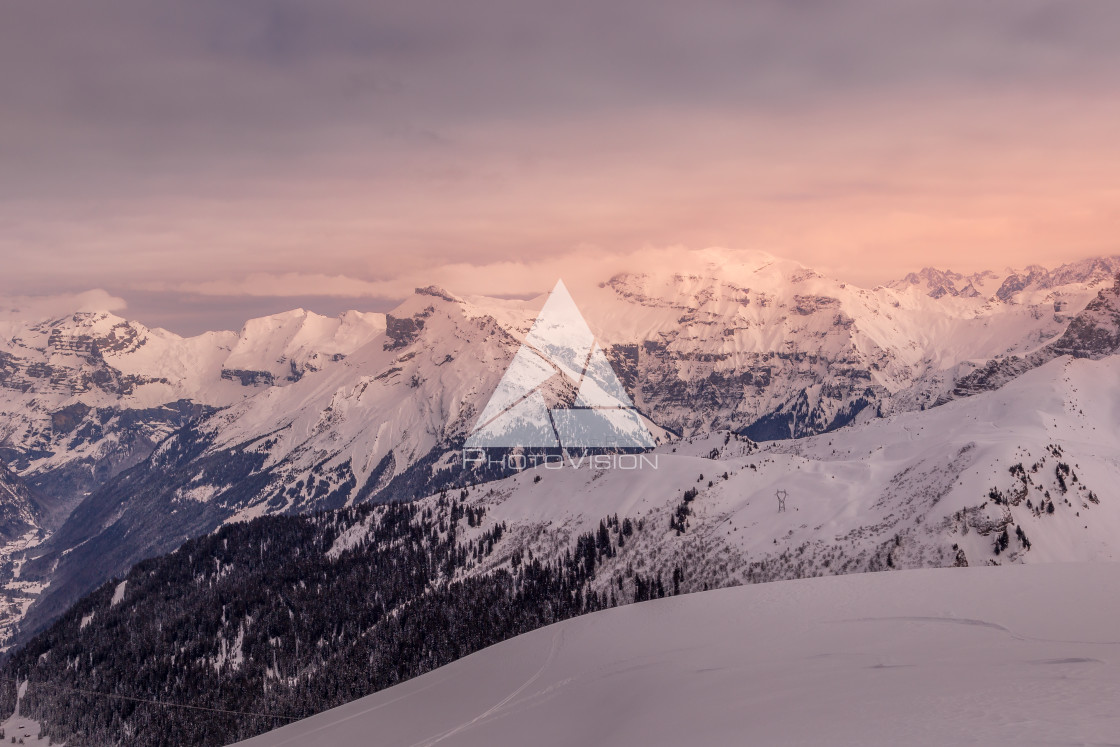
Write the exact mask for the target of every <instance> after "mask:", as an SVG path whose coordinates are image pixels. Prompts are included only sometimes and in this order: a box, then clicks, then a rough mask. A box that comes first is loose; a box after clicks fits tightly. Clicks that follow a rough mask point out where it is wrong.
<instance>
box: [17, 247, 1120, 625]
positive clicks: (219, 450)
mask: <svg viewBox="0 0 1120 747" xmlns="http://www.w3.org/2000/svg"><path fill="white" fill-rule="evenodd" d="M1117 272H1120V258H1111V259H1099V260H1090V261H1086V262H1081V263H1076V264H1073V265H1067V266H1064V267H1062V268H1059V269H1057V270H1054V271H1045V270H1042V269H1041V268H1030V269H1029V270H1028V271H1024V272H1013V271H1008V272H1005V273H1002V274H997V273H980V274H977V275H973V276H970V277H968V278H963V277H961V276H958V275H955V274H953V273H950V272H939V271H933V270H925V271H923V272H922V273H918V274H915V275H913V276H910V277H908V278H906V279H905V280H904V281H900V282H897V283H892V284H889V285H887V286H883V287H879V288H875V289H861V288H857V287H855V286H853V285H851V284H848V283H844V282H840V281H837V280H834V279H830V278H828V277H825V276H823V275H821V274H820V273H817V272H814V271H812V270H810V269H807V268H805V267H802V266H801V265H798V264H797V263H794V262H789V261H784V260H778V259H775V258H773V257H770V256H767V255H756V256H754V257H753V258H748V259H747V260H744V261H743V262H742V263H741V264H737V265H734V266H725V265H716V264H702V265H701V266H697V267H695V268H692V269H691V270H690V271H689V272H669V271H665V272H648V273H640V274H639V273H631V274H624V275H619V276H616V277H614V278H609V279H605V280H604V281H603V282H602V283H601V284H599V285H598V286H595V287H576V288H573V293H572V294H573V297H574V299H575V301H576V303H577V305H578V306H579V309H580V311H581V312H582V315H583V317H584V318H585V319H586V321H587V323H588V325H589V326H590V328H591V331H592V332H593V333H594V335H595V337H596V339H597V340H598V342H599V344H600V345H601V346H602V347H603V349H604V351H605V353H606V356H607V358H608V359H609V360H610V362H611V364H612V366H613V367H614V369H615V370H616V372H617V373H618V375H619V377H620V379H621V380H622V382H623V384H624V386H625V388H626V392H627V394H628V395H629V397H630V398H631V400H632V401H633V403H634V405H635V406H636V407H637V408H638V409H639V411H641V412H642V413H643V414H644V415H645V416H646V417H648V418H649V419H650V420H652V422H653V423H655V424H656V425H657V426H660V427H661V428H662V429H663V430H662V431H661V433H662V434H666V433H675V434H678V435H680V436H682V437H685V438H692V439H699V440H700V441H704V438H705V434H709V433H713V432H716V431H731V432H734V433H736V434H741V435H743V436H744V437H750V438H753V439H754V440H756V441H769V440H772V439H776V438H778V439H789V438H790V437H798V438H800V437H804V436H809V435H812V434H820V433H830V432H834V431H835V430H836V429H837V428H840V427H842V426H845V425H866V426H867V427H873V424H875V423H877V422H878V421H879V418H880V417H882V416H888V415H891V414H893V413H907V412H919V411H921V410H922V409H923V408H929V407H932V406H933V405H935V404H938V403H943V402H946V401H948V400H950V399H952V398H954V397H955V396H958V395H957V394H956V393H955V392H957V391H958V390H959V389H960V387H961V386H962V382H968V381H970V378H969V377H970V376H974V374H975V372H976V371H978V370H982V369H983V367H984V366H986V365H989V363H990V362H991V361H993V360H996V361H1002V360H1008V359H1012V358H1016V357H1017V358H1020V359H1023V358H1027V357H1030V356H1033V355H1037V354H1039V351H1044V350H1053V351H1055V352H1057V351H1058V348H1057V347H1056V345H1057V343H1058V342H1059V341H1062V340H1065V341H1067V342H1070V343H1071V345H1072V347H1070V346H1068V345H1067V346H1066V347H1065V348H1062V350H1063V351H1064V353H1063V354H1073V355H1080V354H1088V352H1086V351H1080V348H1078V346H1079V345H1082V344H1083V343H1084V344H1088V343H1089V342H1091V343H1092V344H1094V345H1095V344H1096V342H1095V341H1097V340H1098V339H1099V336H1096V335H1089V336H1086V335H1083V334H1077V330H1078V329H1088V328H1089V327H1090V326H1091V325H1093V324H1098V322H1099V323H1105V322H1107V318H1106V317H1107V315H1105V316H1102V311H1101V309H1100V308H1098V306H1099V304H1101V303H1104V304H1107V303H1109V301H1108V299H1107V293H1108V292H1109V291H1110V289H1112V288H1113V286H1114V284H1115V282H1116V281H1115V275H1116V273H1117ZM1102 299H1104V300H1103V301H1102ZM544 301H545V299H544V297H540V298H536V299H532V300H529V301H524V302H521V301H509V300H495V299H488V298H460V297H457V296H455V295H453V294H451V293H449V292H447V291H444V290H441V289H438V288H424V289H419V290H417V292H416V293H415V294H414V295H413V296H412V297H410V298H409V299H407V300H405V301H404V302H403V303H402V304H401V305H400V306H399V307H398V308H396V309H394V310H393V311H392V312H390V313H389V314H386V315H384V316H381V315H359V314H356V313H350V314H347V315H344V316H343V317H341V318H339V319H334V320H326V319H323V318H322V317H317V316H315V315H311V314H308V313H306V312H293V313H289V314H283V315H277V316H275V317H269V318H267V319H265V320H257V321H255V322H250V323H248V324H247V325H246V326H245V328H244V329H243V330H242V332H241V333H240V334H239V335H235V334H234V333H210V334H208V335H202V336H200V337H196V338H188V339H183V338H178V337H176V336H174V335H171V334H170V333H167V332H164V331H162V330H147V329H145V328H143V327H142V326H141V325H139V324H137V323H135V322H125V321H123V320H119V319H117V318H115V317H112V316H111V315H107V314H85V315H83V314H79V315H74V316H71V317H66V318H63V319H60V320H52V321H38V322H35V323H30V324H29V323H27V322H18V323H17V322H12V321H9V322H5V323H6V324H8V325H9V327H8V329H9V330H10V331H9V336H10V339H7V340H6V343H5V344H6V345H7V347H6V348H5V350H6V352H4V353H0V355H2V356H4V357H3V359H2V361H0V367H2V371H3V373H2V375H0V386H2V387H3V388H2V389H0V392H2V394H3V397H4V408H5V409H4V417H5V420H4V421H3V425H2V426H0V427H3V428H5V431H4V432H3V443H4V448H5V451H4V452H3V453H4V454H5V455H7V458H8V460H9V461H10V462H11V463H12V464H13V466H14V467H15V468H16V469H17V471H18V472H19V473H20V474H21V476H23V477H24V478H25V479H26V480H27V481H28V482H29V483H30V484H31V485H32V486H38V487H40V488H42V487H49V488H53V494H54V495H55V496H56V500H58V501H61V502H65V501H70V502H69V503H68V504H67V505H66V506H65V508H66V510H69V508H70V507H71V506H73V505H74V504H75V503H78V504H79V505H77V507H76V508H75V509H74V510H73V513H70V514H69V518H68V519H67V521H66V522H65V523H63V524H62V525H61V526H60V527H58V528H57V530H56V531H54V532H53V534H52V535H51V537H50V538H49V539H48V540H46V541H45V542H43V543H42V544H41V545H39V546H38V547H37V548H36V549H35V550H34V551H31V552H29V553H28V554H27V561H28V562H27V564H26V566H25V567H24V571H23V572H24V574H25V576H24V577H25V578H31V579H35V580H37V581H38V582H40V583H42V584H46V583H48V582H49V583H50V584H51V586H50V588H49V590H48V592H47V593H46V595H45V596H44V598H43V599H42V600H41V601H40V603H38V604H36V605H35V606H34V607H33V608H32V609H31V613H30V614H31V617H30V618H29V622H28V626H29V629H33V628H35V627H38V626H41V625H42V624H44V623H45V622H47V621H49V620H50V619H53V617H54V616H56V615H57V614H59V613H61V612H62V611H63V610H64V609H65V608H66V607H67V606H68V605H69V604H70V603H71V602H72V601H73V600H74V599H76V598H77V597H78V596H80V594H82V593H84V592H86V591H88V590H89V589H91V588H93V587H94V586H95V585H96V584H97V583H99V582H100V581H102V580H103V579H105V578H107V577H108V576H109V575H111V574H113V573H119V572H121V571H123V570H125V569H126V568H127V567H128V566H129V565H131V564H132V563H133V562H135V561H136V560H139V559H140V558H142V557H146V556H150V555H152V554H157V553H159V552H164V551H167V550H170V549H172V548H173V547H175V546H176V545H177V544H178V543H180V542H181V541H182V540H184V539H186V538H188V537H191V536H196V535H198V534H201V533H205V532H208V531H211V530H213V529H214V528H215V527H217V526H219V525H221V524H222V523H223V522H228V521H231V520H236V519H244V518H250V517H253V516H257V515H262V514H270V513H292V512H302V511H309V510H315V509H323V508H332V507H338V506H343V505H347V504H352V503H355V502H360V501H365V500H369V499H388V498H390V497H395V498H406V499H408V498H413V497H416V496H422V495H425V494H427V493H430V492H432V491H433V490H435V489H437V488H438V487H439V486H440V485H456V484H461V483H467V482H475V481H478V480H480V479H489V478H491V477H497V476H500V475H499V474H496V473H493V472H489V473H487V472H483V473H471V474H463V473H462V471H461V469H460V460H459V453H460V452H459V448H460V446H461V444H462V442H463V439H464V437H465V436H466V434H467V432H468V431H469V430H470V428H471V427H472V426H473V425H474V422H475V420H476V419H477V418H478V415H479V413H480V412H481V411H482V408H483V407H484V406H485V404H486V402H487V400H488V399H489V397H490V395H491V394H492V392H493V391H494V389H495V387H496V386H497V383H498V380H499V379H500V378H501V376H502V373H503V372H504V370H505V369H506V367H507V366H508V365H509V362H510V361H511V360H512V358H513V356H514V354H515V352H516V351H517V349H518V348H519V347H520V345H521V342H522V340H523V339H524V337H525V335H526V333H527V332H528V330H529V328H530V326H531V324H532V322H533V319H534V318H535V316H536V314H537V312H538V311H539V309H540V308H541V306H542V305H543V303H544ZM1093 304H1097V306H1094V305H1093ZM1093 320H1097V321H1093ZM1101 320H1104V321H1103V322H1102V321H1101ZM1063 344H1064V343H1063ZM1028 368H1030V367H1023V368H1022V369H1018V370H1016V373H1019V372H1020V371H1021V370H1027V369H1028ZM1010 378H1011V377H1007V378H1006V379H1002V380H1001V381H1000V382H999V383H1003V382H1004V381H1006V380H1009V379H1010ZM986 388H990V386H973V387H971V390H972V391H980V390H983V389H986ZM1032 396H1033V395H1032ZM892 422H893V421H892ZM125 425H127V426H128V427H127V428H126V427H125ZM949 425H951V424H946V427H948V426H949ZM897 435H898V434H891V433H884V434H882V438H884V439H889V438H895V437H896V436H897ZM837 437H838V438H840V436H837ZM875 437H876V438H878V437H879V436H875ZM161 438H163V439H164V440H163V441H162V443H161V445H160V446H159V447H158V448H155V446H154V444H155V443H156V442H157V441H159V439H161ZM849 438H850V437H849V435H848V433H847V432H845V434H844V436H843V439H844V441H845V447H847V444H846V442H847V440H848V439H849ZM821 439H823V440H824V442H827V440H828V438H827V437H825V436H818V437H817V439H816V440H813V439H810V440H809V441H807V442H804V443H803V442H801V441H800V440H798V441H794V442H790V443H789V444H781V443H779V444H777V445H775V446H773V447H769V448H770V449H771V450H772V451H773V456H772V457H770V458H771V459H774V460H778V459H779V456H778V455H780V454H785V452H783V451H782V450H783V449H787V448H795V447H796V448H808V446H805V445H804V444H805V443H807V444H817V443H819V442H820V441H821ZM698 442H699V441H698ZM705 443H706V442H705ZM880 443H888V441H881V442H880ZM1050 443H1053V442H1052V441H1047V442H1046V443H1045V444H1037V443H1033V441H1032V444H1033V445H1032V448H1033V449H1035V450H1036V453H1035V458H1036V459H1037V458H1040V457H1041V456H1042V451H1041V450H1043V449H1045V446H1046V445H1048V444H1050ZM716 446H718V444H717V445H714V446H711V448H715V447H716ZM681 448H685V447H684V446H682V447H681ZM705 448H708V447H707V446H705ZM813 448H816V447H813ZM830 448H833V447H830ZM869 451H874V447H873V446H870V447H869ZM671 453H672V452H671V451H670V452H667V454H666V457H668V454H671ZM781 458H782V459H787V458H791V457H790V456H789V455H785V456H782V457H781ZM826 461H827V460H826ZM133 465H136V467H135V469H132V470H126V469H125V468H127V467H131V466H133ZM756 468H761V465H756ZM1048 469H1049V468H1048ZM721 472H722V470H721ZM74 475H80V479H79V477H74ZM837 477H838V478H839V475H838V476H837ZM690 479H691V480H694V479H695V477H691V478H690ZM701 487H703V486H701ZM681 489H682V490H683V487H682V488H681ZM985 490H986V488H985ZM87 491H88V493H89V494H88V496H87V495H85V493H86V492H87ZM45 492H48V493H50V491H45ZM885 500H886V499H885ZM889 503H890V501H889V500H887V501H886V503H885V504H884V505H887V504H889ZM60 513H65V511H62V512H60ZM884 541H885V540H884ZM942 551H944V548H942ZM966 554H968V553H967V550H966ZM873 555H874V553H872V555H871V556H868V558H865V559H864V560H863V561H861V562H864V563H867V564H870V563H871V561H870V559H869V558H870V557H872V556H873ZM892 557H894V556H892ZM880 558H882V555H881V553H880ZM897 559H898V560H899V562H903V561H902V559H901V555H899V556H898V557H897ZM822 560H823V559H822Z"/></svg>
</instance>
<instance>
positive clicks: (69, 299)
mask: <svg viewBox="0 0 1120 747" xmlns="http://www.w3.org/2000/svg"><path fill="white" fill-rule="evenodd" d="M127 306H128V304H127V303H126V302H125V300H124V299H123V298H119V297H117V296H114V295H112V294H111V293H109V292H107V291H104V290H101V289H95V290H88V291H84V292H81V293H60V294H55V295H44V296H0V318H9V319H19V320H23V321H26V320H28V319H48V318H55V317H60V316H65V315H66V314H74V313H79V312H87V311H112V312H118V311H124V310H125V308H127Z"/></svg>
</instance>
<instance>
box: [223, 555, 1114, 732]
mask: <svg viewBox="0 0 1120 747" xmlns="http://www.w3.org/2000/svg"><path fill="white" fill-rule="evenodd" d="M1117 616H1120V565H1116V564H1112V563H1093V564H1084V563H1070V564H1049V565H1038V566H1017V567H1005V568H959V569H940V570H917V571H905V572H897V573H872V574H856V575H851V576H839V577H831V578H818V579H804V580H797V581H784V582H777V583H773V584H759V585H754V586H745V587H738V588H734V589H723V590H719V591H711V592H704V593H699V594H690V595H685V596H681V597H670V598H667V599H663V600H658V601H654V602H647V603H642V604H636V605H630V606H626V607H621V608H617V609H612V610H608V611H605V612H598V613H595V614H592V615H587V616H584V617H580V618H576V619H573V620H568V621H566V622H562V623H559V624H556V625H552V626H549V627H547V628H543V629H540V630H536V631H533V632H531V633H528V634H525V635H522V636H519V637H517V638H514V639H512V640H510V641H506V642H504V643H501V644H498V645H496V646H493V647H490V648H488V649H485V650H483V651H480V652H478V653H475V654H473V655H471V656H468V657H466V658H464V659H461V660H459V661H456V662H454V663H452V664H449V665H447V666H445V667H442V668H440V669H437V670H435V671H433V672H429V673H427V674H425V675H422V676H420V677H417V678H415V679H413V680H410V681H408V682H405V683H403V684H400V685H397V686H396V687H392V688H389V689H387V690H384V691H382V692H379V693H376V694H374V695H371V696H368V697H366V698H362V699H360V700H357V701H354V702H352V703H348V704H346V705H343V706H340V707H338V708H335V709H333V710H330V711H326V712H324V713H321V714H318V715H316V716H313V717H311V718H308V719H305V720H303V721H300V722H297V723H294V724H291V725H288V726H285V727H282V728H280V729H277V730H275V731H272V732H269V733H267V734H264V735H261V736H259V737H256V738H254V739H251V740H248V741H246V742H243V743H241V744H243V745H245V747H264V746H265V745H270V746H273V747H281V746H282V745H283V746H288V747H319V746H322V747H328V746H330V747H345V745H368V744H378V745H381V746H383V747H391V746H393V745H400V746H401V747H432V746H433V745H436V744H439V745H443V746H444V747H452V746H456V747H470V746H472V745H477V746H478V747H502V746H504V745H510V746H514V745H518V746H519V745H533V746H534V747H548V746H549V745H557V746H558V747H559V746H561V745H564V746H567V745H592V744H594V745H618V746H622V745H633V746H634V747H659V746H661V745H664V746H665V747H677V746H678V745H682V744H689V745H729V744H829V745H891V746H892V747H894V746H895V745H903V744H905V745H945V744H986V745H1023V744H1105V743H1108V744H1112V743H1114V742H1115V739H1116V735H1117V734H1120V712H1117V710H1116V701H1117V697H1118V696H1120V636H1118V635H1117V629H1116V619H1117Z"/></svg>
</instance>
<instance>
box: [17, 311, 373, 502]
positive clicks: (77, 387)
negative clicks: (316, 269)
mask: <svg viewBox="0 0 1120 747" xmlns="http://www.w3.org/2000/svg"><path fill="white" fill-rule="evenodd" d="M8 316H9V317H10V316H11V315H10V314H9V315H8ZM383 330H384V319H383V316H382V315H380V314H361V313H359V312H347V313H346V314H344V315H342V316H341V317H339V318H336V319H329V318H326V317H321V316H319V315H317V314H311V313H309V312H306V311H303V310H296V311H292V312H288V313H285V314H278V315H276V316H272V317H266V318H263V319H254V320H251V321H249V322H247V323H246V324H245V327H244V328H243V329H242V330H241V332H240V334H238V333H234V332H210V333H206V334H203V335H199V336H197V337H192V338H182V337H179V336H178V335H174V334H172V333H170V332H167V331H166V330H162V329H154V330H153V329H148V328H146V327H144V326H143V325H142V324H140V323H138V322H135V321H127V320H125V319H121V318H120V317H117V316H114V315H112V314H109V313H104V312H101V313H89V312H83V313H76V314H73V315H71V316H67V317H62V318H55V319H44V320H23V319H13V318H4V319H0V332H2V333H3V335H2V337H0V456H2V457H3V458H5V459H6V460H7V461H8V462H9V463H10V464H11V465H12V466H13V468H14V469H16V470H17V471H18V472H19V473H20V474H22V475H23V476H24V477H25V478H26V479H27V480H28V482H29V483H30V484H32V485H33V486H35V488H36V489H37V490H39V491H40V492H41V493H42V494H43V495H44V496H45V497H46V498H47V499H50V500H52V501H53V503H54V504H55V505H52V509H54V513H55V514H57V515H58V518H61V517H64V516H65V514H66V513H67V512H68V511H69V509H70V508H72V507H73V505H74V504H75V503H76V502H77V501H78V500H80V499H81V497H82V496H84V495H85V494H88V493H89V492H90V491H91V490H93V489H94V488H96V487H97V486H99V485H101V484H103V483H104V482H105V481H106V480H108V479H109V478H111V477H113V476H114V475H116V474H118V473H120V472H121V471H123V470H125V469H127V468H129V467H132V466H134V465H136V464H138V463H140V462H142V461H143V460H144V459H145V458H146V457H147V456H148V454H150V453H151V451H152V449H153V448H154V446H155V444H156V443H158V442H159V441H161V440H163V439H164V438H166V437H167V436H168V435H169V434H171V433H172V432H174V431H175V430H176V429H177V428H178V427H180V426H181V425H183V424H185V423H187V422H190V421H191V420H192V419H196V418H198V417H200V416H202V415H205V414H207V413H209V412H213V411H214V410H215V409H216V408H220V407H225V406H227V405H230V404H232V403H234V402H237V401H239V400H240V399H243V398H244V397H246V396H248V395H250V394H252V393H254V392H255V391H257V388H258V387H259V386H263V385H273V384H285V383H288V382H290V381H293V380H297V379H299V378H300V377H301V376H303V375H304V374H305V373H307V372H309V371H316V370H319V369H320V368H322V367H323V366H325V365H327V364H328V363H329V362H331V361H333V360H338V359H340V358H342V357H344V356H345V355H347V354H348V353H350V352H352V351H353V350H354V349H356V348H358V347H360V346H361V345H363V344H364V343H365V342H367V341H368V340H370V339H371V338H373V337H375V336H377V335H378V334H380V333H381V332H382V331H383Z"/></svg>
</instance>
